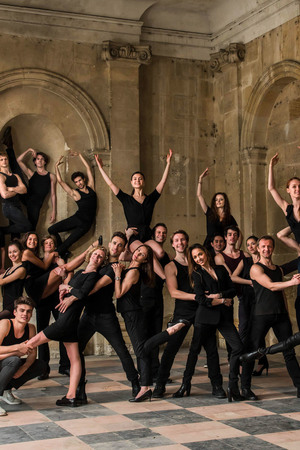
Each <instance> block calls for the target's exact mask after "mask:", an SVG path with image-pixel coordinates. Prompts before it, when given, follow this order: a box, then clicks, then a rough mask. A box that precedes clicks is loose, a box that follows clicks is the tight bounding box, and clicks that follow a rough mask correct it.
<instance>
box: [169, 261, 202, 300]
mask: <svg viewBox="0 0 300 450" xmlns="http://www.w3.org/2000/svg"><path fill="white" fill-rule="evenodd" d="M165 274H166V283H167V288H168V291H169V292H170V295H171V297H173V298H177V299H178V300H195V294H189V293H188V292H184V291H180V290H179V289H178V282H177V278H176V275H177V269H176V266H175V264H174V262H172V261H171V262H169V264H167V265H166V266H165Z"/></svg>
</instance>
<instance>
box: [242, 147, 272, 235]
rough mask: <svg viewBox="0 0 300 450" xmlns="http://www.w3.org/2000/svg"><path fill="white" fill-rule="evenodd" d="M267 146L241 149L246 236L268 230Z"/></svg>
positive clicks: (261, 233) (243, 225)
mask: <svg viewBox="0 0 300 450" xmlns="http://www.w3.org/2000/svg"><path fill="white" fill-rule="evenodd" d="M266 156H267V148H265V147H252V148H245V149H243V150H242V151H241V162H242V186H241V187H242V192H243V200H242V202H243V203H242V217H243V223H242V228H243V230H244V236H245V237H247V236H249V235H251V234H256V235H257V236H262V235H263V234H266V232H267V207H266V192H267V178H266V177H267V175H266V164H267V163H266Z"/></svg>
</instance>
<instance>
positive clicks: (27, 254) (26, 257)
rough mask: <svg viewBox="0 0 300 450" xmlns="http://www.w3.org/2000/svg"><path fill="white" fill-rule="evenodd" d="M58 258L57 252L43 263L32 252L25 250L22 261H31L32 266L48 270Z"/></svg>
mask: <svg viewBox="0 0 300 450" xmlns="http://www.w3.org/2000/svg"><path fill="white" fill-rule="evenodd" d="M56 256H57V253H56V252H52V253H49V255H48V257H47V258H44V261H42V260H41V259H40V258H38V257H37V256H35V255H34V253H32V251H31V250H28V249H26V250H24V252H23V255H22V261H30V262H31V263H32V264H34V265H36V266H38V267H39V268H40V269H43V270H47V269H48V267H49V266H50V264H51V263H52V261H53V259H54V258H55V257H56Z"/></svg>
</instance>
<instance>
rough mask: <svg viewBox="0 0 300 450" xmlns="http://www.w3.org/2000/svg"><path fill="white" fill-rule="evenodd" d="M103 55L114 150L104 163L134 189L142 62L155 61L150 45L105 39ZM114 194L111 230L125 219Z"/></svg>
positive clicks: (125, 186) (117, 179) (119, 181)
mask: <svg viewBox="0 0 300 450" xmlns="http://www.w3.org/2000/svg"><path fill="white" fill-rule="evenodd" d="M102 59H104V60H105V61H106V63H107V68H108V70H107V76H108V86H109V92H108V104H109V108H110V124H109V129H110V140H111V154H110V157H107V156H108V155H107V156H106V160H105V161H104V164H105V165H107V166H109V168H110V170H109V172H110V176H111V177H112V179H113V180H114V181H115V182H116V184H117V185H118V186H120V188H122V189H123V190H125V191H126V192H128V191H130V183H129V180H130V175H131V173H132V172H134V171H136V170H140V129H139V121H140V113H139V66H140V65H141V64H149V63H150V62H151V51H150V48H149V47H148V46H132V45H130V44H127V45H124V44H119V43H115V42H111V41H106V42H104V43H103V47H102ZM113 197H114V196H111V201H110V211H109V214H108V215H107V217H109V218H110V224H109V228H110V232H112V231H115V230H123V229H124V226H125V219H124V214H123V210H122V208H121V206H120V203H119V202H118V201H117V200H115V199H114V198H113Z"/></svg>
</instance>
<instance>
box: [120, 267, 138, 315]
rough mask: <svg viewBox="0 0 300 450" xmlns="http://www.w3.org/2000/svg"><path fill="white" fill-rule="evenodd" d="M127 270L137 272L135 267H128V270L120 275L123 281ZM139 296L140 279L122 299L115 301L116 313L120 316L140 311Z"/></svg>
mask: <svg viewBox="0 0 300 450" xmlns="http://www.w3.org/2000/svg"><path fill="white" fill-rule="evenodd" d="M129 270H138V271H139V269H138V268H137V267H129V269H126V270H124V272H123V274H124V275H123V274H122V279H124V277H125V275H126V273H127V272H129ZM140 296H141V277H139V280H138V282H137V283H136V284H133V285H132V286H131V288H130V289H129V291H127V292H126V294H124V295H123V296H122V297H120V298H118V299H117V311H118V312H119V313H121V314H123V313H126V312H130V311H139V310H140V309H141V304H140Z"/></svg>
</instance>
